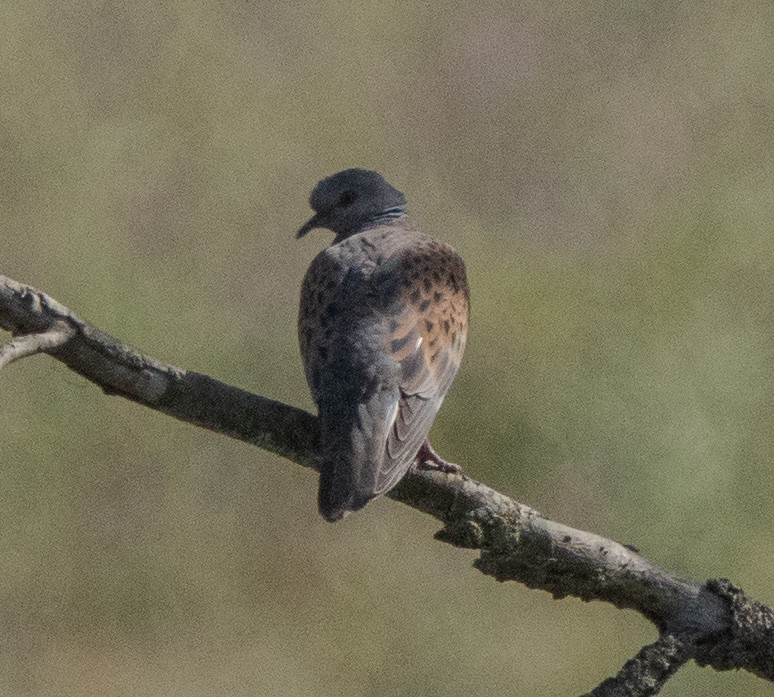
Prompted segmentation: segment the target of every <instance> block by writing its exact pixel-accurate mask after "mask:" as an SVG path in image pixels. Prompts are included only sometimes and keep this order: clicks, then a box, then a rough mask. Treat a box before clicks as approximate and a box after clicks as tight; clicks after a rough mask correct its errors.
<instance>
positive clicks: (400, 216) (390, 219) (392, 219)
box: [333, 206, 409, 244]
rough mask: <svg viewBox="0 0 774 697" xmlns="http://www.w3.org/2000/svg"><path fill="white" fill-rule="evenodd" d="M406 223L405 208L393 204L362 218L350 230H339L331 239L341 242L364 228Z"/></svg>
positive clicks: (334, 241) (407, 220)
mask: <svg viewBox="0 0 774 697" xmlns="http://www.w3.org/2000/svg"><path fill="white" fill-rule="evenodd" d="M408 223H409V217H408V215H407V214H406V208H405V207H404V206H395V207H394V208H387V209H386V210H383V211H380V212H379V213H377V214H376V215H374V216H372V217H371V218H368V219H367V220H364V221H363V222H362V223H361V224H360V225H358V226H357V227H355V228H353V229H352V230H347V231H346V232H339V233H338V234H337V235H336V239H335V240H333V244H336V243H337V242H341V241H342V240H345V239H347V237H352V235H357V234H358V233H360V232H365V231H366V230H372V229H373V228H375V227H379V226H380V225H397V226H403V225H407V224H408Z"/></svg>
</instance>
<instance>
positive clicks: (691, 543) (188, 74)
mask: <svg viewBox="0 0 774 697" xmlns="http://www.w3.org/2000/svg"><path fill="white" fill-rule="evenodd" d="M772 34H774V8H772V5H771V2H770V1H769V0H762V1H758V2H750V3H745V4H743V5H739V4H736V3H731V2H724V1H721V2H715V3H706V4H701V3H695V2H689V1H684V2H674V1H672V2H661V1H655V2H647V3H626V2H621V1H618V2H612V1H606V0H590V1H588V2H584V3H565V4H563V5H562V6H559V4H558V3H551V2H547V1H542V2H522V3H518V4H517V3H500V2H495V1H494V0H484V2H480V3H478V4H475V5H474V4H472V3H454V2H439V3H433V4H429V3H428V4H426V5H424V4H419V3H415V4H399V3H385V2H378V3H377V2H370V1H366V2H357V3H355V2H337V1H334V0H328V1H326V2H319V3H295V2H286V3H264V2H247V1H246V0H207V1H204V0H202V1H200V2H196V1H194V0H189V1H182V0H181V1H180V2H161V3H159V2H157V1H154V2H150V1H147V2H142V1H141V2H136V3H131V4H130V3H113V2H104V1H102V2H97V1H87V2H74V1H73V0H57V1H54V0H15V1H14V2H3V3H0V94H1V95H2V98H1V99H0V226H1V227H0V273H3V274H6V275H8V276H10V277H12V278H15V279H17V280H20V281H22V282H26V283H29V284H32V285H35V286H37V287H39V288H41V289H43V290H45V291H46V292H48V293H49V294H51V295H52V296H53V297H55V298H56V299H58V300H60V301H61V302H63V303H65V304H67V305H69V306H70V307H72V308H73V309H74V310H75V311H76V312H78V313H79V314H81V315H82V316H84V317H86V318H88V319H90V320H92V321H93V322H95V323H96V324H97V325H99V326H101V327H102V328H104V329H105V330H107V331H109V332H111V333H113V334H115V335H116V336H118V337H120V338H122V339H124V340H125V341H127V342H129V343H131V344H134V345H136V346H139V347H141V348H142V349H143V350H144V351H145V352H147V353H149V354H151V355H155V356H158V357H160V358H163V359H165V360H168V361H170V362H172V363H176V364H179V365H181V366H185V367H187V368H190V369H193V370H197V371H201V372H204V373H208V374H211V375H213V376H215V377H218V378H220V379H222V380H225V381H227V382H230V383H233V384H236V385H239V386H242V387H245V388H247V389H251V390H253V391H256V392H258V393H261V394H265V395H268V396H270V397H273V398H276V399H280V400H283V401H287V402H289V403H292V404H298V405H302V406H304V407H306V408H311V406H312V404H311V400H310V398H309V396H308V393H307V388H306V384H305V382H304V378H303V375H302V370H301V366H300V360H299V357H298V350H297V346H296V336H295V321H296V303H297V294H298V289H299V286H300V283H301V278H302V276H303V273H304V271H305V269H306V267H307V266H308V264H309V262H310V260H311V259H312V257H313V256H314V255H315V254H316V253H317V251H319V250H320V249H321V248H322V247H323V246H324V245H325V244H327V243H328V242H329V241H330V235H328V234H327V233H325V232H318V233H315V235H312V236H310V237H308V238H305V239H304V240H303V241H301V242H298V241H296V240H295V239H294V237H293V235H294V232H295V230H296V229H297V228H298V226H299V225H300V224H301V223H302V222H303V221H304V220H305V219H306V218H307V217H308V216H309V210H308V206H307V198H308V194H309V191H310V190H311V188H312V187H313V185H314V184H315V183H316V182H317V181H318V180H319V179H320V178H322V177H323V176H326V175H328V174H331V173H332V172H335V171H337V170H339V169H343V168H345V167H350V166H365V167H369V168H373V169H377V170H379V171H380V172H382V173H384V174H385V176H386V177H387V178H388V180H389V181H391V182H392V183H393V184H394V185H396V186H397V187H398V188H400V189H401V190H403V191H404V192H405V193H406V195H407V197H408V199H409V202H410V205H411V207H412V211H413V214H414V216H415V217H416V218H417V219H418V220H419V221H420V223H421V224H422V225H423V226H424V228H425V229H426V231H428V232H429V233H431V234H433V235H437V236H439V237H441V238H442V239H444V240H445V241H447V242H449V243H451V244H452V245H454V246H455V247H456V248H457V249H458V250H459V251H460V252H461V253H462V255H463V257H464V258H465V259H466V261H467V264H468V272H469V278H470V282H471V286H472V292H473V318H472V328H471V333H470V338H469V343H468V350H467V354H466V356H465V360H464V362H463V366H462V369H461V371H460V374H459V376H458V379H457V381H456V385H455V387H454V388H453V389H452V391H451V392H450V394H449V397H448V398H447V400H446V404H445V406H444V408H443V409H442V411H441V414H440V417H439V419H438V422H437V424H436V427H435V429H434V431H433V435H434V443H435V445H436V447H438V449H439V450H440V451H441V452H442V453H443V454H445V455H446V456H447V457H449V458H451V459H453V460H455V461H457V462H460V463H462V464H463V465H464V466H465V469H466V470H467V471H468V472H469V473H470V474H471V475H473V476H475V477H476V478H480V479H482V480H484V481H486V482H487V483H489V484H491V485H492V486H494V487H496V488H498V489H500V490H502V491H504V492H506V493H508V494H510V495H513V496H514V497H515V498H516V499H517V500H519V501H522V502H525V503H528V504H530V505H532V506H534V507H536V508H537V509H538V510H540V511H542V512H543V513H544V514H546V515H548V516H550V517H553V518H556V519H559V520H561V521H562V522H565V523H568V524H570V525H574V526H577V527H581V528H584V529H588V530H592V531H595V532H598V533H601V534H603V535H607V536H610V537H613V538H615V539H617V540H620V541H622V542H630V543H633V544H636V545H637V546H639V547H640V548H641V549H642V551H643V553H644V554H645V555H647V556H648V557H650V558H651V559H653V560H654V561H656V562H657V563H659V564H662V565H664V566H666V567H668V568H670V569H673V570H675V571H676V572H678V573H681V574H684V575H687V576H690V577H694V578H698V579H703V578H707V577H713V576H728V577H730V578H731V579H733V580H734V581H735V582H737V583H739V584H741V585H742V586H743V587H744V588H745V589H746V590H747V591H748V592H749V593H750V594H751V595H753V596H754V597H756V598H758V599H760V600H762V601H764V602H767V603H772V602H774V511H773V510H772V505H771V504H772V498H773V497H774V468H772V452H773V451H774V428H772V427H773V426H774V339H773V338H772V332H774V310H772V302H771V300H772V295H773V294H774V276H773V275H772V273H773V272H774V235H772V223H771V221H772V219H774V188H773V187H774V177H773V176H772V165H773V164H774V156H773V155H772V152H773V150H774V149H773V148H772V141H773V139H774V116H773V115H774V78H773V77H772V75H774V44H773V43H772V39H771V37H772ZM0 338H3V339H7V338H8V337H7V335H5V334H4V335H2V337H0ZM0 391H1V392H0V393H1V394H2V405H3V409H2V421H1V422H0V444H1V445H0V447H1V448H2V450H1V451H0V452H2V457H1V458H0V462H1V463H2V466H1V467H0V694H3V695H52V694H56V695H73V696H75V695H78V696H80V695H106V696H108V697H112V696H117V695H127V696H129V695H132V696H133V695H149V696H151V695H152V696H155V695H181V696H182V695H186V696H189V695H190V696H193V697H199V696H208V695H227V696H229V697H231V696H241V695H280V696H285V695H288V696H296V695H299V696H300V695H304V696H306V695H314V696H331V697H333V696H337V695H344V696H356V695H376V696H377V697H381V696H388V695H429V696H431V697H432V696H435V695H437V696H441V695H443V696H444V697H447V696H457V695H460V696H461V695H466V696H467V695H482V696H484V695H491V694H501V693H506V692H507V693H508V694H518V695H537V696H538V697H542V696H543V695H549V696H550V695H572V694H577V693H580V692H583V691H585V690H588V689H590V688H591V687H593V686H594V685H595V684H596V683H598V682H599V681H601V680H602V679H603V678H604V677H606V676H608V675H609V674H611V673H614V672H615V671H616V670H617V669H618V668H619V667H620V666H621V665H622V663H623V662H624V661H625V660H626V659H627V658H629V657H630V656H631V655H633V654H634V653H635V652H636V651H637V650H638V649H639V648H640V646H642V645H643V644H644V643H647V642H650V641H652V640H654V638H655V631H654V629H653V628H652V627H651V626H650V625H649V624H648V623H647V622H646V621H645V620H643V619H642V618H641V617H639V616H638V615H636V614H635V613H633V612H622V611H619V610H615V609H613V608H611V607H609V606H607V605H603V604H600V603H594V604H584V603H581V602H579V601H575V600H563V601H561V602H557V601H554V600H552V599H551V598H550V597H549V596H548V595H547V594H545V593H542V592H539V591H530V590H527V589H525V588H523V587H521V586H518V585H515V584H507V585H500V584H497V583H495V582H494V581H493V580H491V579H489V578H486V577H484V576H482V575H481V574H479V573H478V572H476V571H474V570H473V569H472V568H471V566H470V562H471V561H472V559H473V558H474V555H473V554H472V553H471V552H469V551H464V550H457V549H453V548H450V547H447V546H445V545H442V544H440V543H437V542H434V541H433V540H432V539H431V536H432V533H433V532H434V531H435V530H436V529H437V527H438V524H437V523H436V522H434V521H432V520H430V519H428V518H427V517H425V516H422V515H420V514H418V513H417V512H415V511H413V510H411V509H408V508H405V507H403V506H401V505H399V504H396V503H394V502H391V501H378V502H375V503H374V504H372V505H371V506H369V507H368V508H367V509H366V510H365V511H363V512H362V513H360V514H358V515H357V516H354V517H352V518H350V519H348V520H347V521H346V522H344V523H342V524H338V525H335V526H331V525H328V524H326V523H324V522H323V521H322V519H320V518H319V517H318V516H317V514H316V510H315V496H316V493H315V492H316V477H315V476H314V475H313V474H312V473H310V472H308V471H305V470H302V469H301V468H300V467H298V466H296V465H293V464H291V463H288V462H287V461H283V460H281V459H279V458H277V457H274V456H272V455H269V454H266V453H264V452H262V451H259V450H257V449H255V448H252V447H249V446H246V445H244V444H241V443H237V442H234V441H231V440H229V439H227V438H225V437H221V436H217V435H214V434H211V433H208V432H204V431H200V430H197V429H195V428H193V427H190V426H187V425H184V424H181V423H178V422H175V421H173V420H171V419H170V418H168V417H165V416H162V415H159V414H156V413H153V412H151V411H149V410H147V409H143V408H140V407H138V406H136V405H134V404H131V403H129V402H126V401H123V400H121V399H116V398H110V397H107V396H105V395H104V394H102V393H101V392H100V391H99V390H98V389H97V388H95V387H94V386H92V385H91V384H89V383H87V382H86V381H84V380H82V379H81V378H79V377H78V376H76V375H75V374H73V373H70V372H69V371H67V370H66V369H65V368H64V367H62V366H61V365H59V364H57V363H56V362H55V361H53V360H51V359H49V358H47V357H45V356H43V357H37V358H34V359H29V360H26V361H22V362H20V363H17V364H14V365H13V366H11V367H10V368H8V369H7V370H4V371H3V372H2V374H1V375H0ZM770 692H771V685H770V684H767V683H764V682H763V681H761V680H758V679H757V678H754V677H752V676H750V675H749V674H746V673H733V674H731V673H726V674H718V673H715V672H713V671H711V670H707V669H699V668H696V667H695V666H689V667H687V668H686V669H685V670H683V671H681V672H680V673H679V675H678V676H677V677H676V678H675V679H674V680H673V681H672V682H670V683H669V686H668V687H667V689H665V690H664V692H663V694H665V695H673V696H675V695H681V696H684V697H691V696H694V695H707V694H713V695H741V694H744V695H749V696H752V697H755V696H756V695H764V694H766V695H768V694H770Z"/></svg>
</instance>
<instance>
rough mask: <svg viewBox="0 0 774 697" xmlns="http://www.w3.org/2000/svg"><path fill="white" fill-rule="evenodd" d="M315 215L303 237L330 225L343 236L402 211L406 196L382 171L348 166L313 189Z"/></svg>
mask: <svg viewBox="0 0 774 697" xmlns="http://www.w3.org/2000/svg"><path fill="white" fill-rule="evenodd" d="M309 205H310V206H311V207H312V210H314V213H315V214H314V216H312V218H311V219H310V220H309V221H308V222H307V223H306V224H304V225H303V227H302V228H301V229H300V230H299V231H298V234H297V235H296V236H297V237H303V236H304V235H306V233H307V232H309V231H310V230H313V229H314V228H318V227H321V228H327V229H328V230H332V231H333V232H335V233H336V237H337V239H339V240H341V239H344V238H346V237H349V236H350V235H353V234H355V233H357V232H360V231H361V230H363V229H364V228H365V227H366V226H368V225H369V224H370V223H372V222H374V221H376V220H379V219H380V218H390V217H397V216H399V215H402V214H403V213H404V211H405V208H406V198H405V196H403V194H402V193H401V192H400V191H398V190H397V189H395V188H394V187H392V186H390V185H389V184H388V183H387V181H386V180H385V179H384V177H382V175H381V174H377V173H376V172H372V171H370V170H368V169H345V170H344V171H343V172H338V173H337V174H332V175H331V176H330V177H326V178H325V179H323V180H322V181H321V182H320V183H319V184H317V186H316V187H315V188H314V191H312V195H311V196H310V198H309Z"/></svg>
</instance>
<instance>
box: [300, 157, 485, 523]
mask: <svg viewBox="0 0 774 697" xmlns="http://www.w3.org/2000/svg"><path fill="white" fill-rule="evenodd" d="M309 204H310V207H311V208H312V209H313V211H314V215H313V216H312V218H311V219H310V220H309V221H308V222H307V223H305V224H304V225H303V226H302V227H301V228H300V230H298V232H297V235H296V236H297V237H298V238H301V237H304V236H305V235H306V234H307V233H308V232H309V231H310V230H313V229H315V228H325V229H328V230H330V231H331V232H333V233H334V234H335V237H334V238H333V241H332V242H331V244H330V246H328V247H326V248H325V249H323V250H322V251H321V252H320V253H319V254H317V256H316V257H315V258H314V259H313V261H312V263H311V265H310V266H309V269H308V270H307V272H306V275H305V277H304V280H303V283H302V287H301V298H300V304H299V313H298V336H299V344H300V350H301V357H302V360H303V364H304V372H305V374H306V379H307V382H308V384H309V388H310V391H311V394H312V398H313V399H314V401H315V403H316V405H317V408H318V412H319V423H320V457H319V470H320V485H319V492H318V508H319V512H320V514H321V515H322V517H323V518H325V519H326V520H328V521H330V522H334V521H337V520H340V519H341V518H343V517H344V516H345V515H348V514H349V513H351V512H353V511H357V510H359V509H361V508H363V507H364V506H365V505H366V504H367V503H368V502H369V501H371V500H372V499H374V498H376V497H378V496H380V495H382V494H385V493H386V492H388V491H389V490H390V489H392V488H393V487H394V486H396V485H397V483H398V482H399V481H400V480H401V479H402V478H403V476H404V475H405V474H406V473H407V472H408V470H409V469H410V468H411V466H412V464H413V463H414V461H415V460H417V462H418V466H420V467H427V468H434V469H440V470H442V471H447V472H450V471H459V467H458V466H457V465H455V464H453V463H450V462H447V461H446V460H444V459H443V458H441V457H440V456H439V455H438V454H437V453H436V452H435V450H433V448H432V447H431V446H430V443H429V441H428V432H429V431H430V427H431V426H432V425H433V421H434V420H435V416H436V414H437V413H438V410H439V408H440V407H441V403H442V402H443V400H444V397H445V396H446V393H447V391H448V389H449V387H450V386H451V384H452V381H453V380H454V377H455V375H456V374H457V369H458V368H459V365H460V361H461V359H462V354H463V352H464V350H465V343H466V340H467V331H468V321H469V316H470V291H469V288H468V281H467V276H466V272H465V264H464V262H463V260H462V259H461V257H460V256H459V255H458V254H457V252H455V251H454V249H452V248H451V247H450V246H448V245H446V244H444V243H443V242H440V241H438V240H435V239H433V238H431V237H429V236H428V235H426V234H425V233H423V232H422V231H421V230H420V229H419V228H418V227H417V225H416V224H415V223H414V222H413V221H412V220H411V218H410V217H409V216H408V215H407V213H406V199H405V197H404V195H403V194H402V193H401V192H400V191H398V190H397V189H395V188H394V187H393V186H391V185H390V184H389V183H388V182H387V181H386V180H385V179H384V177H382V176H381V175H380V174H378V173H377V172H373V171H370V170H367V169H359V168H353V169H346V170H344V171H342V172H338V173H336V174H333V175H331V176H329V177H326V178H325V179H323V180H322V181H320V182H319V183H318V184H317V186H315V188H314V190H313V191H312V194H311V196H310V199H309Z"/></svg>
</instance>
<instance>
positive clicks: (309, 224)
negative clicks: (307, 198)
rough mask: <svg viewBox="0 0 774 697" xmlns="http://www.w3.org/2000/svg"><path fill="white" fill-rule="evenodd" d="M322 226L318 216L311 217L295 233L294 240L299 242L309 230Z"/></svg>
mask: <svg viewBox="0 0 774 697" xmlns="http://www.w3.org/2000/svg"><path fill="white" fill-rule="evenodd" d="M322 224H323V222H322V220H321V219H320V216H319V215H313V216H312V217H311V218H310V219H309V220H307V221H306V222H305V223H304V224H303V225H302V226H301V229H300V230H299V231H298V232H297V233H296V239H297V240H300V239H301V238H302V237H303V236H304V235H306V233H307V232H309V231H310V230H314V229H315V228H316V227H322Z"/></svg>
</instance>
